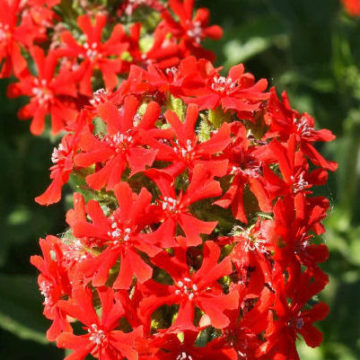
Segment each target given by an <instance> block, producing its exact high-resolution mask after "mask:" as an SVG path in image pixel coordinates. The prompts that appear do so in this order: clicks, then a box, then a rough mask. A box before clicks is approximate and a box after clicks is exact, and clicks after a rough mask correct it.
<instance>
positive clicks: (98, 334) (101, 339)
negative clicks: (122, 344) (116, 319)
mask: <svg viewBox="0 0 360 360" xmlns="http://www.w3.org/2000/svg"><path fill="white" fill-rule="evenodd" d="M88 333H89V334H90V336H89V340H90V341H91V342H93V343H94V344H96V345H98V346H104V345H107V341H108V338H107V336H106V334H105V332H104V330H102V329H99V328H98V326H97V325H96V324H92V325H90V327H89V328H88Z"/></svg>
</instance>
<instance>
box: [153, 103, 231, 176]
mask: <svg viewBox="0 0 360 360" xmlns="http://www.w3.org/2000/svg"><path fill="white" fill-rule="evenodd" d="M198 116H199V110H198V106H197V105H195V104H190V105H189V106H188V107H187V111H186V116H185V120H184V122H182V121H181V120H180V119H179V117H178V116H177V115H176V113H174V112H173V111H170V110H168V111H167V112H166V113H165V118H166V120H167V121H168V123H169V124H170V125H171V128H172V129H173V130H174V133H175V136H176V138H175V141H172V140H168V141H165V142H164V141H161V140H162V139H160V140H159V141H156V140H155V139H152V138H150V137H149V138H148V140H147V143H148V144H149V145H150V146H151V147H153V148H155V149H158V150H159V152H158V153H157V155H156V158H157V159H158V160H162V161H166V162H171V163H172V165H171V166H169V167H167V168H165V169H161V171H162V172H164V173H167V174H169V175H171V176H173V177H176V176H178V175H180V174H181V173H182V172H183V171H184V170H185V169H189V171H190V174H191V173H192V172H193V170H194V168H195V167H196V165H199V164H201V165H202V166H204V168H206V169H208V170H209V171H210V172H211V173H212V174H213V175H214V176H224V175H225V173H226V169H227V160H223V159H220V158H219V157H216V156H215V155H216V154H218V153H220V152H221V151H222V150H224V149H225V148H226V146H227V145H228V144H229V143H230V142H231V138H230V128H229V125H228V124H226V123H225V124H223V125H222V126H221V128H220V129H218V130H217V131H216V132H214V133H212V134H211V137H210V139H209V140H207V141H204V142H200V141H199V139H198V137H197V135H196V132H195V125H196V122H197V120H198ZM166 143H169V145H171V146H169V145H166Z"/></svg>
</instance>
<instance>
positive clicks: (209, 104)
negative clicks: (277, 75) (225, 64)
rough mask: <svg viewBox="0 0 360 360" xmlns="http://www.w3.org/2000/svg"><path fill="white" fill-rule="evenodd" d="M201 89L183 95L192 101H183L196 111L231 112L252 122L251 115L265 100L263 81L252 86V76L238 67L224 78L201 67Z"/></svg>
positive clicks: (208, 65)
mask: <svg viewBox="0 0 360 360" xmlns="http://www.w3.org/2000/svg"><path fill="white" fill-rule="evenodd" d="M202 66H203V85H202V86H201V87H197V88H194V89H189V90H188V91H187V94H188V95H191V96H192V97H184V100H185V101H186V102H189V103H195V104H198V105H199V106H200V109H201V110H203V109H216V108H217V107H219V106H221V107H222V108H223V109H224V110H235V111H237V112H238V113H239V114H240V116H241V117H245V118H249V119H252V114H253V113H254V112H255V111H257V110H259V109H260V105H261V104H262V103H263V101H264V100H266V99H267V98H268V93H265V92H264V91H265V90H266V88H267V81H266V80H265V79H261V80H259V81H258V82H255V79H254V76H253V75H252V74H250V73H245V72H244V66H243V65H242V64H240V65H236V66H233V67H232V68H231V69H230V71H229V75H228V76H227V77H225V76H221V75H220V74H219V69H215V68H214V67H213V65H212V64H211V63H210V62H208V63H203V64H202Z"/></svg>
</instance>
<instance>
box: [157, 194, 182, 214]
mask: <svg viewBox="0 0 360 360" xmlns="http://www.w3.org/2000/svg"><path fill="white" fill-rule="evenodd" d="M178 205H179V203H178V201H177V199H174V198H172V197H169V196H164V199H163V201H162V202H161V208H162V209H163V210H167V211H169V212H173V213H176V212H177V211H178Z"/></svg>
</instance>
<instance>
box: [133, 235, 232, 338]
mask: <svg viewBox="0 0 360 360" xmlns="http://www.w3.org/2000/svg"><path fill="white" fill-rule="evenodd" d="M219 256H220V248H219V247H218V246H217V245H216V244H215V243H214V242H212V241H207V242H206V243H205V244H204V253H203V262H202V265H201V267H200V269H199V270H198V271H196V272H193V273H191V272H190V268H189V266H188V265H187V263H186V251H185V250H183V249H181V248H177V249H176V250H175V256H173V257H171V256H169V255H168V254H167V253H166V252H163V253H161V254H159V255H157V256H156V257H154V258H153V259H152V262H153V263H154V264H155V265H157V266H158V267H160V268H161V269H164V270H166V271H167V272H168V273H169V274H170V276H171V277H172V279H173V281H174V285H169V286H167V285H162V284H159V283H154V282H149V284H148V287H149V289H152V291H151V292H150V293H148V294H147V296H146V297H144V299H143V301H142V302H141V303H140V311H143V312H144V313H145V314H147V315H148V316H150V315H151V314H152V312H153V311H154V310H156V309H157V308H158V307H160V306H161V305H164V304H169V305H172V304H179V305H180V308H179V312H178V315H177V317H176V320H175V322H174V324H172V326H171V328H172V329H174V330H175V329H176V330H178V331H184V330H194V329H195V327H194V324H193V321H194V311H195V307H198V308H200V309H201V310H202V311H203V312H204V313H205V314H206V315H207V316H208V317H209V319H210V323H211V325H212V326H214V327H215V328H218V329H222V328H224V327H226V326H227V325H228V324H229V322H230V320H229V318H228V316H227V315H226V314H225V311H226V310H231V309H235V308H236V307H237V306H238V302H239V294H238V292H237V291H232V292H230V293H229V294H224V292H223V290H222V288H221V286H220V285H219V283H217V282H216V281H217V280H218V279H220V278H222V277H223V276H225V275H229V274H230V273H231V271H232V266H231V261H230V259H229V258H225V259H223V260H222V261H221V262H220V263H218V259H219Z"/></svg>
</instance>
